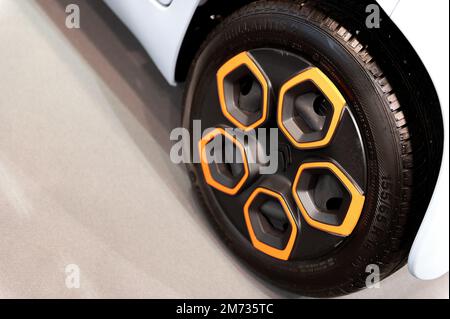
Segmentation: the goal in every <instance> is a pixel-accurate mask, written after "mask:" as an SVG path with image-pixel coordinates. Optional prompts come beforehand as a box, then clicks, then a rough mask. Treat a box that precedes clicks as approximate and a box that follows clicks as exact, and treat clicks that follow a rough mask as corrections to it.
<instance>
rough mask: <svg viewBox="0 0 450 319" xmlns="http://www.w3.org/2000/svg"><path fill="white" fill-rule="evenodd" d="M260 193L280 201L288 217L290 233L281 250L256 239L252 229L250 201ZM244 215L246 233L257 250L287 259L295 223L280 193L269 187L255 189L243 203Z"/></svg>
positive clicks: (290, 251)
mask: <svg viewBox="0 0 450 319" xmlns="http://www.w3.org/2000/svg"><path fill="white" fill-rule="evenodd" d="M260 194H266V195H268V196H271V197H274V198H275V199H277V200H278V201H279V202H280V204H281V206H282V207H283V210H284V212H285V213H286V216H287V217H288V220H289V222H290V224H291V235H290V236H289V240H288V243H287V244H286V247H285V248H284V249H282V250H281V249H277V248H275V247H272V246H270V245H267V244H265V243H263V242H261V241H260V240H259V239H258V237H256V234H255V231H254V230H253V226H252V222H251V220H250V211H249V209H250V206H251V204H252V202H253V201H254V200H255V198H256V197H257V196H258V195H260ZM244 216H245V223H246V225H247V229H248V233H249V235H250V239H251V242H252V244H253V246H254V247H255V248H256V249H257V250H259V251H261V252H263V253H265V254H267V255H269V256H271V257H273V258H276V259H280V260H288V259H289V257H290V255H291V253H292V249H293V248H294V244H295V239H296V238H297V225H296V223H295V219H294V216H293V214H292V212H291V210H290V209H289V207H288V205H287V203H286V201H285V200H284V198H283V196H282V195H280V194H279V193H277V192H274V191H271V190H269V189H266V188H262V187H259V188H257V189H255V190H254V191H253V193H252V194H251V195H250V197H249V198H248V200H247V202H246V203H245V206H244Z"/></svg>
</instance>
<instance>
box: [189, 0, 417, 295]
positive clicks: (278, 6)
mask: <svg viewBox="0 0 450 319" xmlns="http://www.w3.org/2000/svg"><path fill="white" fill-rule="evenodd" d="M258 48H274V49H277V50H283V51H285V52H288V53H290V54H294V55H296V56H300V57H302V58H304V59H306V60H308V61H312V62H313V63H314V65H315V66H317V67H318V68H319V69H320V70H322V71H323V72H324V73H325V74H326V75H327V76H328V77H329V78H330V79H331V80H332V82H333V83H334V84H335V85H336V87H337V88H338V89H339V90H340V92H343V95H344V96H345V98H346V100H347V101H348V102H349V103H348V104H349V107H350V109H351V112H352V114H353V116H354V118H355V121H356V123H357V126H358V128H359V131H360V134H361V138H362V141H363V144H364V155H365V161H366V168H365V169H366V177H365V195H366V200H365V205H364V208H363V211H362V215H361V218H360V219H359V222H358V224H357V226H356V228H355V229H354V231H353V233H352V234H351V235H350V236H349V237H347V238H345V239H344V240H343V242H342V243H340V244H339V245H338V246H337V247H336V248H335V249H333V250H331V251H329V252H327V253H323V254H322V255H320V256H314V258H305V259H303V260H302V259H300V260H290V261H281V260H277V259H274V258H272V257H270V256H267V255H265V254H263V253H261V252H260V251H258V250H256V249H254V247H253V246H252V244H251V242H250V241H249V240H248V238H246V237H245V236H243V235H242V233H241V232H239V231H238V230H237V229H236V226H235V225H234V224H233V223H232V222H231V221H230V219H229V218H228V217H227V216H228V215H227V214H226V213H224V207H222V206H223V205H221V204H220V201H218V200H217V199H216V195H217V194H216V191H215V190H213V189H212V188H211V187H210V186H209V185H207V183H206V182H205V178H204V176H203V173H202V169H201V166H200V165H199V164H189V165H188V169H189V171H190V174H191V176H192V177H193V178H192V179H193V184H194V186H195V188H196V189H197V190H198V193H199V195H200V197H201V198H202V200H203V201H204V202H205V203H206V206H207V207H208V210H209V212H210V213H211V215H212V216H213V220H214V223H215V225H216V226H217V229H218V230H219V234H220V236H221V237H222V238H223V240H224V241H225V242H226V243H227V244H228V245H229V247H230V248H231V249H232V250H233V251H234V252H235V253H236V255H238V256H239V257H240V258H241V259H242V260H244V261H245V262H246V263H247V264H248V265H249V267H250V268H251V270H252V272H255V273H257V274H258V275H260V276H262V277H263V278H265V280H267V281H268V282H270V283H272V284H274V285H276V286H278V287H281V288H283V289H286V290H289V291H293V292H295V293H298V294H301V295H307V296H316V297H332V296H339V295H343V294H349V293H352V292H355V291H357V290H359V289H362V288H365V286H366V278H367V276H368V273H366V267H367V266H368V265H370V264H375V265H378V266H379V267H380V271H381V273H380V276H381V279H383V278H385V277H387V276H389V275H390V274H392V273H393V272H395V271H396V270H398V269H399V268H400V267H401V266H403V265H404V264H405V260H406V257H407V254H408V251H409V248H410V246H411V244H412V243H411V237H410V236H407V235H408V234H407V231H406V229H407V227H408V223H409V222H410V220H409V217H410V197H411V193H412V191H413V187H414V184H413V181H412V174H413V149H412V146H411V142H410V132H409V130H408V123H407V119H406V118H405V116H404V114H403V112H402V108H401V106H400V103H399V101H398V100H397V98H396V95H395V93H394V91H393V88H392V87H391V86H390V84H389V82H388V80H387V79H386V78H385V77H384V76H383V72H382V70H380V68H379V67H378V65H377V63H376V62H375V61H374V58H373V57H372V56H371V55H370V54H369V53H368V51H367V48H366V47H365V46H364V45H362V44H361V43H360V42H359V41H358V40H357V37H355V36H353V35H352V34H350V32H348V31H347V30H346V29H345V27H344V26H343V25H341V24H340V23H338V22H337V21H335V20H334V19H333V17H331V16H329V15H325V14H324V13H322V12H321V11H319V10H318V9H317V8H315V6H314V5H313V4H309V3H299V2H295V1H258V2H255V3H252V4H250V5H248V6H246V7H244V8H242V9H241V10H239V11H238V12H236V13H235V14H233V15H232V16H230V17H228V18H227V19H226V20H225V21H224V22H223V23H222V24H221V25H220V26H219V27H217V28H216V30H214V31H213V32H212V34H210V36H209V37H208V39H207V41H206V42H205V44H204V45H203V47H202V48H201V50H200V52H199V53H198V55H197V57H196V59H195V61H194V63H193V65H192V67H191V70H190V74H189V79H188V84H187V91H186V95H185V114H184V116H183V125H184V126H185V127H186V128H187V129H189V130H190V131H192V121H193V120H195V119H201V118H202V112H203V110H202V108H203V105H204V103H203V101H204V99H205V95H206V94H207V93H206V90H207V89H208V88H209V86H208V85H210V84H211V82H214V81H215V76H216V72H217V70H218V69H219V68H220V67H221V66H222V65H223V64H224V63H226V61H228V60H229V59H230V58H232V57H233V56H235V55H237V54H239V53H240V52H243V51H251V50H255V49H258ZM224 124H225V125H228V126H233V124H231V123H229V122H226V121H224ZM272 126H273V125H272ZM194 142H195V141H194ZM310 244H311V243H310Z"/></svg>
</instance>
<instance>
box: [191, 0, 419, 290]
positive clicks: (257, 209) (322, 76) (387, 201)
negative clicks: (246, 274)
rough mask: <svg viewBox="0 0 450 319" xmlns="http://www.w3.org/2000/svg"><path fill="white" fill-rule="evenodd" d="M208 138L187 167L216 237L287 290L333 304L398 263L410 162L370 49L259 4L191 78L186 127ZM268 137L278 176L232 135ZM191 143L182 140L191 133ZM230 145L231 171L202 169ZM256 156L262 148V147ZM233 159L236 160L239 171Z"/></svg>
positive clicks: (316, 22)
mask: <svg viewBox="0 0 450 319" xmlns="http://www.w3.org/2000/svg"><path fill="white" fill-rule="evenodd" d="M195 120H200V121H201V125H202V127H203V128H212V129H211V130H209V132H208V134H206V135H204V136H203V137H202V138H200V140H198V141H194V153H195V154H196V155H198V157H199V158H200V159H201V162H200V163H193V164H189V165H188V169H189V171H190V174H191V176H192V180H193V184H194V186H195V188H196V189H197V190H198V193H199V195H200V197H201V198H202V200H203V201H204V202H205V203H206V206H207V208H208V210H209V213H210V214H211V216H212V217H213V221H214V224H215V226H216V228H217V229H218V232H219V234H220V236H221V238H223V240H224V241H225V242H226V243H227V244H228V246H229V247H230V248H231V249H232V250H233V251H234V252H235V253H236V255H238V256H239V257H240V258H241V259H242V260H243V261H245V263H246V264H247V265H248V266H249V268H250V270H251V271H252V272H254V273H256V274H257V275H259V276H262V277H263V278H265V280H267V281H268V282H270V283H272V284H274V285H276V286H278V287H281V288H283V289H286V290H289V291H293V292H296V293H299V294H301V295H307V296H319V297H324V296H326V297H331V296H338V295H342V294H348V293H351V292H354V291H357V290H358V289H361V288H364V287H365V286H366V279H367V276H368V273H367V272H366V271H367V270H368V269H371V270H373V269H379V274H380V278H381V279H382V278H385V277H387V276H388V275H390V274H391V273H393V272H395V271H396V270H397V269H399V267H401V266H402V265H404V263H405V257H406V256H407V253H408V248H409V247H410V245H411V238H409V237H408V236H406V231H405V229H406V228H407V226H408V223H409V215H410V196H411V193H412V189H413V187H414V184H413V181H412V169H413V167H412V166H413V165H412V164H413V155H414V151H413V149H412V147H411V143H410V132H409V129H408V121H407V119H406V118H405V116H404V114H403V112H402V107H401V105H400V103H399V101H398V100H397V98H396V95H395V93H394V88H392V87H391V86H390V84H389V82H388V80H387V79H386V78H385V77H384V75H383V72H382V70H381V69H380V68H379V67H378V65H377V63H376V62H375V60H374V58H373V57H372V56H371V55H370V54H369V52H368V50H367V48H366V47H365V46H364V45H363V44H361V43H360V42H359V41H358V39H357V37H355V36H353V35H352V34H351V33H350V32H349V31H347V29H346V28H345V26H343V25H341V24H340V23H338V22H337V21H336V20H335V19H333V17H332V13H327V14H324V13H322V12H321V11H320V10H318V9H316V8H315V7H314V5H311V4H304V3H299V2H294V1H259V2H256V3H253V4H250V5H248V6H246V7H244V8H242V9H241V10H239V11H238V12H236V13H235V14H233V15H232V16H230V17H228V18H227V19H226V20H225V21H224V22H223V23H221V25H220V26H219V27H217V28H216V29H215V30H214V31H213V32H212V34H210V36H209V37H208V39H207V41H206V42H205V44H204V45H203V47H202V48H201V50H200V52H199V53H198V56H197V57H196V59H195V61H194V63H193V65H192V68H191V71H190V75H189V80H188V84H187V90H186V96H185V113H184V116H183V123H184V124H183V125H184V127H186V128H187V129H188V130H189V131H190V132H191V133H193V129H194V126H193V122H194V121H195ZM228 128H238V129H239V130H240V131H241V132H243V134H244V135H245V133H248V132H250V131H254V130H256V133H255V134H254V136H255V139H256V144H257V145H260V143H259V142H258V141H259V139H262V138H264V139H265V140H269V137H268V136H264V137H263V136H262V134H269V133H268V132H270V130H266V131H265V133H260V131H262V130H258V129H260V128H266V129H277V131H278V138H277V141H278V149H277V159H278V166H277V170H276V172H274V173H273V174H269V175H264V174H260V170H258V169H257V168H258V166H261V165H263V164H261V163H260V162H259V161H258V160H255V161H252V162H251V163H250V159H255V158H256V159H257V158H258V156H257V155H255V152H254V151H252V150H250V149H249V148H248V147H247V145H246V142H244V141H243V139H241V138H240V137H239V134H236V135H232V134H231V133H229V131H228V130H227V129H228ZM191 136H192V134H191ZM216 139H222V140H228V141H231V142H232V143H228V145H229V146H228V147H231V148H233V150H234V153H235V154H237V155H236V158H237V159H238V161H237V162H236V163H231V164H228V165H221V164H220V163H216V162H215V161H216V160H217V158H214V156H213V158H209V157H208V156H210V155H208V154H209V153H208V151H209V150H208V147H209V145H210V144H212V141H215V140H216ZM263 151H267V149H264V150H263ZM239 160H240V161H239Z"/></svg>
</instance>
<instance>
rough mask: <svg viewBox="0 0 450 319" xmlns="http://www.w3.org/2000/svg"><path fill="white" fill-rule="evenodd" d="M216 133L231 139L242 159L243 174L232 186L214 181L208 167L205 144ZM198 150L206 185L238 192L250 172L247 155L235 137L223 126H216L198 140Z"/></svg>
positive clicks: (225, 191)
mask: <svg viewBox="0 0 450 319" xmlns="http://www.w3.org/2000/svg"><path fill="white" fill-rule="evenodd" d="M218 135H222V136H224V137H225V138H227V139H229V140H231V141H232V142H233V144H234V145H236V148H237V149H238V150H239V152H240V153H241V156H242V159H243V166H244V175H243V176H242V178H241V179H240V180H239V182H238V183H237V184H236V185H235V186H234V187H233V188H230V187H227V186H225V185H222V184H220V183H219V182H218V181H216V180H215V179H214V178H213V176H212V175H211V170H210V168H209V164H210V163H208V157H207V154H206V145H208V143H210V142H211V141H212V140H213V139H214V138H216V137H217V136H218ZM199 151H200V161H201V167H202V171H203V175H204V177H205V180H206V183H207V184H208V185H210V186H211V187H213V188H215V189H217V190H219V191H221V192H223V193H225V194H228V195H236V194H237V193H238V192H239V190H240V189H241V188H242V186H243V185H244V184H245V182H246V181H247V179H248V177H249V174H250V173H249V167H248V160H247V155H246V153H245V149H244V147H243V146H242V144H241V143H240V142H239V141H238V140H237V139H236V138H235V137H233V136H232V135H231V134H230V133H228V132H227V131H226V130H224V129H223V128H216V129H214V130H213V131H211V132H210V133H208V134H206V135H205V136H204V137H203V138H202V139H201V140H200V142H199Z"/></svg>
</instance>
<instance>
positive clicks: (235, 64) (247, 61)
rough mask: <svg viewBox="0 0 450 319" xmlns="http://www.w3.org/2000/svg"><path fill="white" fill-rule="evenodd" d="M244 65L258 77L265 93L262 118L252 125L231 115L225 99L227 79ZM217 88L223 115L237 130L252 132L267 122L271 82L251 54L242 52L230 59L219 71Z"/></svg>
mask: <svg viewBox="0 0 450 319" xmlns="http://www.w3.org/2000/svg"><path fill="white" fill-rule="evenodd" d="M242 65H245V66H246V67H247V68H248V69H249V70H250V71H251V72H252V73H253V75H254V76H255V77H256V79H257V80H258V82H259V83H260V84H261V87H262V92H263V97H262V99H263V103H262V104H263V105H262V112H261V117H260V118H259V119H258V120H256V121H255V122H254V123H252V124H250V125H245V124H244V123H241V122H240V121H239V120H238V119H236V118H235V117H234V116H233V115H232V114H230V112H229V107H228V106H227V103H226V98H225V86H224V80H225V78H226V77H227V76H228V75H229V74H230V73H231V72H233V71H234V70H236V69H238V68H239V67H240V66H242ZM217 88H218V92H219V101H220V107H221V109H222V113H223V115H224V116H225V117H226V118H227V119H228V120H229V121H230V122H231V123H233V124H234V125H235V126H236V127H237V128H239V129H241V130H243V131H250V130H252V129H255V128H257V127H258V126H260V125H261V124H263V123H264V122H265V121H266V119H267V116H268V103H269V81H268V80H267V78H266V76H265V75H264V73H263V72H262V71H261V70H260V68H259V67H258V65H257V64H256V63H255V61H254V60H253V59H252V58H251V56H250V55H249V53H247V52H242V53H240V54H238V55H236V56H235V57H234V58H232V59H230V60H229V61H228V62H226V63H225V64H224V65H223V66H222V67H221V68H220V69H219V71H218V72H217Z"/></svg>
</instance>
